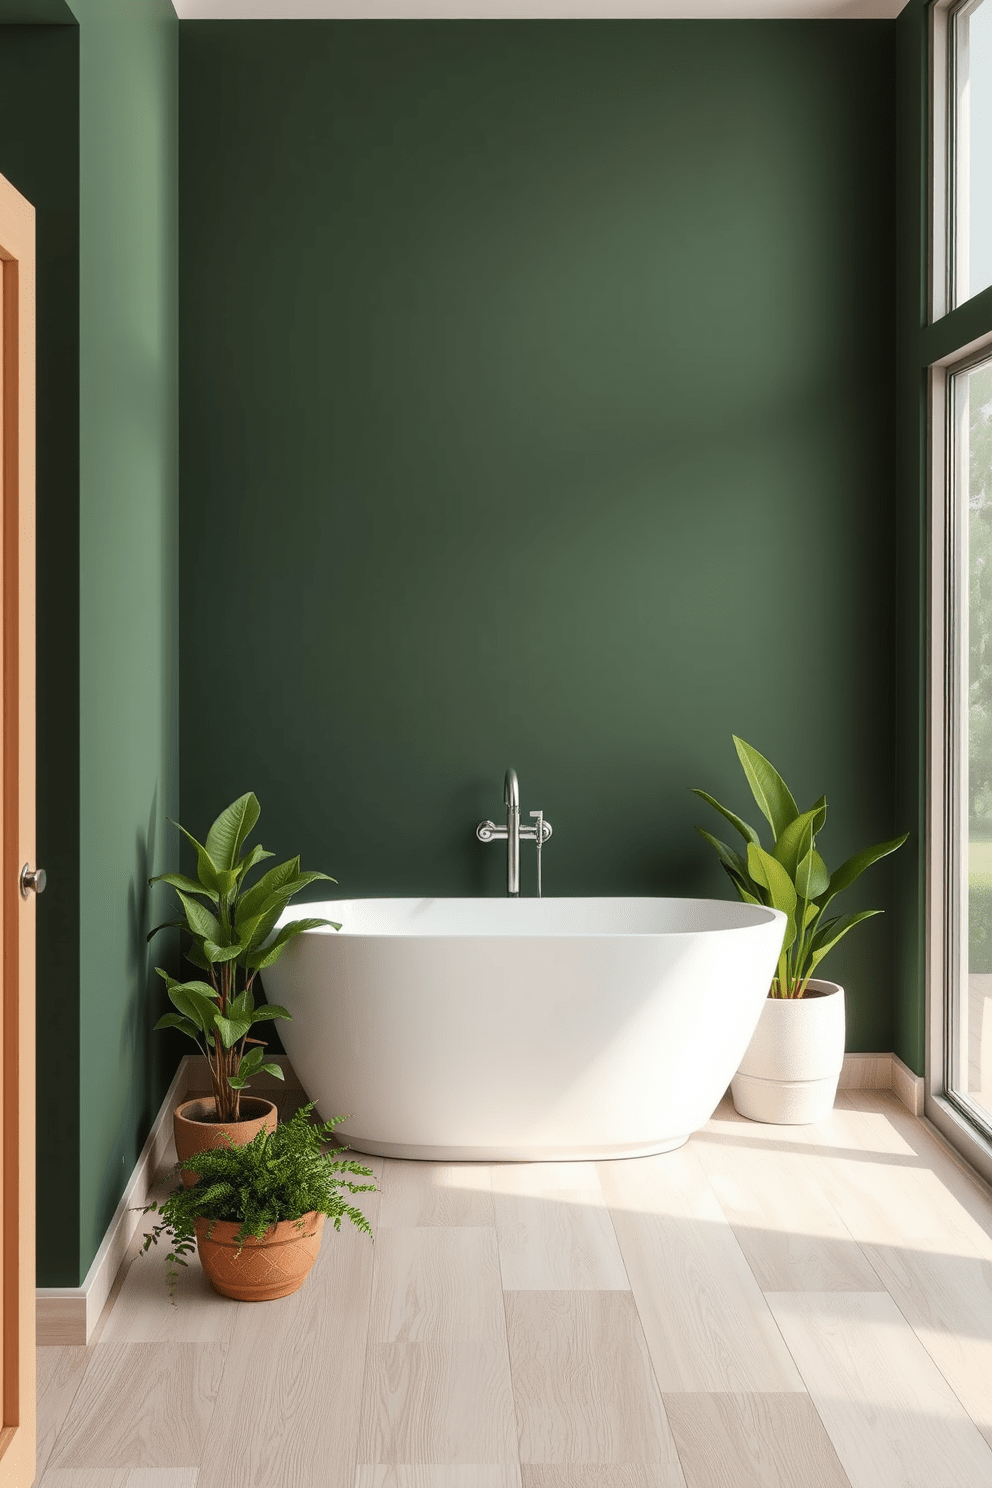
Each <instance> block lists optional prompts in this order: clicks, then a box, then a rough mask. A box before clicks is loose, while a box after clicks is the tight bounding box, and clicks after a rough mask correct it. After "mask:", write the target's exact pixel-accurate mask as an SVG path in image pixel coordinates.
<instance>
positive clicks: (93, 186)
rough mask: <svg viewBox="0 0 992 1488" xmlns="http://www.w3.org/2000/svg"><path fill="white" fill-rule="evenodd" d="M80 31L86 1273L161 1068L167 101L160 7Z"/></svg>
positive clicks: (169, 216) (171, 564)
mask: <svg viewBox="0 0 992 1488" xmlns="http://www.w3.org/2000/svg"><path fill="white" fill-rule="evenodd" d="M74 6H75V10H76V13H77V16H78V18H79V23H80V197H81V215H80V227H81V231H80V272H81V282H82V285H83V286H84V293H83V295H82V307H81V315H80V358H81V367H82V378H81V393H80V486H79V493H80V494H79V501H80V602H79V617H80V631H79V635H80V715H79V735H80V746H79V777H80V803H79V804H80V815H79V820H80V862H81V865H82V872H81V875H80V921H81V929H80V956H79V959H80V967H79V972H80V976H79V999H80V1120H81V1123H82V1127H83V1131H84V1133H85V1140H84V1141H83V1143H82V1150H81V1153H80V1209H79V1256H80V1260H79V1264H80V1272H81V1274H83V1273H85V1271H86V1269H87V1267H88V1266H89V1264H90V1261H91V1260H92V1259H93V1256H94V1255H95V1253H96V1250H97V1247H98V1245H99V1243H100V1241H101V1240H102V1238H103V1235H104V1231H105V1229H106V1227H107V1224H108V1222H109V1220H110V1218H111V1216H112V1214H113V1211H114V1208H115V1206H116V1204H117V1201H118V1199H119V1198H120V1195H121V1192H122V1191H123V1188H124V1184H125V1182H126V1180H127V1179H128V1178H129V1177H130V1174H131V1170H132V1168H133V1166H134V1163H135V1160H136V1158H137V1156H138V1153H139V1152H140V1150H141V1146H142V1143H143V1141H144V1139H145V1136H146V1135H147V1132H148V1129H149V1126H150V1124H151V1121H152V1118H153V1116H154V1115H155V1113H156V1111H157V1109H158V1106H159V1104H160V1102H161V1098H162V1095H163V1094H164V1091H165V1088H166V1085H167V1084H168V1081H169V1079H170V1078H171V1076H172V1074H173V1071H174V1063H166V1059H165V1050H164V1047H163V1045H162V1042H161V1036H160V1035H154V1034H153V1033H152V1026H153V1024H154V1021H155V1018H156V1016H157V1013H156V1011H155V1000H154V998H153V985H155V986H157V979H156V978H155V975H154V971H153V969H152V966H151V959H152V958H151V953H150V952H149V949H148V947H147V946H146V943H145V936H146V933H147V931H148V929H149V928H150V925H152V924H155V923H156V919H155V918H154V917H153V916H157V918H158V919H163V918H165V917H166V915H165V913H164V902H163V900H162V898H160V897H159V896H158V895H157V894H156V896H155V898H156V901H157V902H156V903H155V904H150V902H149V899H150V896H149V891H148V888H147V879H148V876H149V874H150V873H153V872H155V871H164V869H165V868H166V867H167V866H168V865H169V863H170V861H172V860H173V859H174V858H175V857H176V856H177V853H176V847H175V844H174V842H172V841H170V840H169V838H168V833H167V823H166V817H167V816H175V814H176V812H177V809H178V728H179V719H178V680H177V659H178V631H177V597H178V577H177V575H178V547H177V536H178V498H177V428H178V413H177V397H178V394H177V380H176V379H177V333H178V305H177V276H178V236H177V235H178V216H177V171H178V155H177V142H178V133H177V102H178V83H177V65H178V52H177V48H178V22H177V20H176V17H175V12H174V11H173V9H172V6H171V5H170V3H169V0H141V3H140V4H137V5H136V4H135V3H134V0H74Z"/></svg>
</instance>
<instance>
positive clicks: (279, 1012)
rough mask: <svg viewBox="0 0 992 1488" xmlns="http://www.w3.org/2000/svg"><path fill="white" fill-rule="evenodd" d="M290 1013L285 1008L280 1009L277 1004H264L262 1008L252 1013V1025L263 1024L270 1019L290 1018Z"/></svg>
mask: <svg viewBox="0 0 992 1488" xmlns="http://www.w3.org/2000/svg"><path fill="white" fill-rule="evenodd" d="M292 1016H293V1015H292V1013H291V1012H288V1011H287V1009H286V1008H284V1007H280V1006H279V1004H278V1003H277V1002H266V1003H264V1004H263V1006H262V1007H260V1008H256V1009H255V1011H254V1012H253V1013H252V1016H251V1021H252V1022H253V1023H265V1022H267V1021H268V1020H270V1019H271V1018H292Z"/></svg>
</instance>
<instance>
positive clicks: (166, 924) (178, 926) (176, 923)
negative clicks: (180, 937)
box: [145, 920, 186, 942]
mask: <svg viewBox="0 0 992 1488" xmlns="http://www.w3.org/2000/svg"><path fill="white" fill-rule="evenodd" d="M185 929H186V921H185V920H165V921H163V923H162V924H161V925H156V926H155V929H154V930H149V932H148V934H147V935H146V936H145V941H146V942H147V941H149V940H151V938H152V936H154V935H157V934H158V932H159V931H160V930H185Z"/></svg>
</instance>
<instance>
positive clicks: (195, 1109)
mask: <svg viewBox="0 0 992 1488" xmlns="http://www.w3.org/2000/svg"><path fill="white" fill-rule="evenodd" d="M259 815H260V808H259V804H258V801H257V800H256V798H255V796H254V794H253V793H252V792H250V791H249V792H248V793H247V794H246V795H243V796H239V797H238V799H237V800H236V801H233V802H232V803H231V805H230V806H228V807H226V809H225V810H224V811H222V812H221V814H220V816H218V818H217V820H216V821H215V822H214V824H213V826H212V827H211V828H210V830H209V832H208V833H207V838H206V842H204V843H200V842H198V841H197V840H196V838H195V837H194V836H192V834H191V833H190V832H187V830H186V828H185V827H182V826H180V827H179V830H180V832H182V834H183V836H184V837H185V838H186V839H187V841H189V842H190V843H192V845H193V847H194V848H195V850H196V878H195V879H194V878H187V877H185V875H183V874H181V873H160V874H158V876H157V877H155V878H151V879H149V883H150V884H156V883H165V884H168V885H169V886H170V887H171V888H173V889H175V891H176V894H177V896H178V898H179V903H180V907H181V910H182V918H181V919H178V920H170V921H168V922H167V924H166V925H158V926H156V928H155V930H152V931H151V933H150V934H149V936H148V939H149V940H151V938H152V936H153V935H155V934H157V933H158V931H159V930H164V929H167V928H173V929H174V928H178V929H180V930H183V931H185V933H186V934H187V935H188V936H189V940H190V944H189V946H188V948H187V950H186V959H187V960H188V961H190V962H192V964H193V965H194V966H195V967H197V968H198V969H199V970H200V972H201V973H203V975H201V976H200V977H198V978H195V979H194V980H191V981H178V980H177V979H176V978H175V977H172V976H170V975H169V973H168V972H167V971H166V970H164V968H163V967H161V966H158V967H156V971H157V972H158V974H159V976H160V977H162V978H163V980H164V982H165V985H166V990H167V991H168V994H169V1000H170V1001H171V1003H172V1005H173V1007H174V1008H175V1012H172V1013H166V1014H165V1016H164V1017H162V1018H160V1019H159V1021H158V1022H157V1023H156V1025H155V1026H156V1028H178V1029H180V1031H181V1032H183V1033H185V1034H187V1035H188V1037H189V1038H191V1039H192V1040H193V1042H194V1043H195V1044H196V1046H197V1048H198V1049H199V1050H200V1052H201V1054H203V1055H205V1057H206V1061H207V1066H208V1068H209V1071H210V1081H211V1084H212V1086H213V1095H212V1096H211V1097H208V1098H207V1099H205V1100H192V1101H185V1102H184V1103H183V1104H181V1105H180V1106H179V1107H178V1108H177V1110H176V1114H175V1118H174V1120H175V1133H176V1152H177V1154H178V1156H179V1158H180V1160H182V1159H184V1158H187V1157H190V1156H192V1155H193V1154H195V1153H198V1152H203V1151H204V1150H206V1149H208V1148H211V1147H216V1146H218V1145H220V1144H221V1143H222V1142H223V1141H224V1139H225V1137H230V1138H231V1140H233V1141H234V1142H235V1143H245V1142H249V1141H251V1139H252V1138H253V1137H254V1136H255V1134H256V1133H257V1132H258V1131H259V1130H260V1129H261V1128H262V1127H263V1126H264V1127H266V1128H268V1129H269V1130H272V1129H274V1127H275V1125H276V1108H275V1106H274V1105H273V1103H272V1102H271V1101H266V1100H262V1099H261V1098H260V1097H257V1096H244V1095H243V1094H242V1092H243V1091H244V1089H245V1087H246V1086H247V1084H248V1082H249V1080H250V1079H251V1077H252V1076H253V1075H257V1074H259V1072H260V1071H263V1070H264V1071H265V1072H266V1073H267V1074H270V1075H275V1076H276V1077H277V1078H278V1079H280V1080H281V1079H282V1078H283V1074H282V1070H281V1069H280V1068H279V1066H278V1065H277V1064H272V1063H269V1062H266V1059H265V1053H264V1049H265V1045H264V1042H263V1041H262V1040H261V1039H259V1038H257V1037H256V1036H255V1030H256V1029H257V1028H258V1025H259V1024H261V1023H264V1022H267V1021H270V1020H271V1019H273V1018H288V1017H289V1016H290V1015H289V1013H288V1012H287V1011H286V1009H285V1008H283V1007H279V1006H278V1005H275V1004H272V1003H268V1004H263V1005H262V1006H258V1005H257V1003H256V1001H255V992H254V983H255V978H256V976H257V975H258V973H259V972H260V971H261V970H262V969H263V968H264V967H266V966H271V965H272V964H273V962H275V961H277V960H278V958H279V957H280V956H281V955H282V952H283V951H284V950H285V948H286V946H287V945H288V944H289V942H290V941H291V940H292V939H293V937H294V936H296V935H300V934H302V932H303V931H304V930H310V929H314V928H315V927H316V926H318V925H333V927H334V929H335V930H338V929H340V926H339V925H337V924H335V923H334V921H333V920H321V919H299V920H292V921H290V923H289V924H287V925H284V926H282V928H281V929H280V930H279V931H278V933H277V934H276V935H275V937H274V938H271V937H272V936H273V931H274V930H275V929H276V922H277V921H278V919H279V916H280V915H281V914H282V912H283V910H284V909H285V908H286V905H287V904H288V903H289V901H290V900H291V899H292V898H293V897H294V896H295V895H296V894H298V893H299V892H300V890H301V889H305V888H306V887H307V886H308V885H309V884H312V883H316V882H318V881H319V880H321V879H323V880H328V881H329V882H331V883H333V882H334V880H333V879H329V878H328V875H327V874H326V873H304V872H302V871H301V869H300V860H299V858H298V857H297V858H290V859H289V860H288V861H287V862H285V863H280V864H279V865H278V866H277V867H275V868H270V869H268V871H267V872H266V873H263V874H262V876H261V877H260V878H257V879H256V880H255V882H254V883H253V884H251V885H250V886H249V883H248V879H249V875H251V873H252V872H253V870H254V869H256V868H257V867H258V865H259V863H261V862H263V861H264V859H266V858H271V857H272V853H270V852H266V851H265V849H264V848H263V847H261V846H259V845H257V844H256V846H255V847H253V848H251V849H250V850H248V849H246V847H245V843H246V840H247V838H248V837H249V835H250V834H251V832H252V830H253V829H254V827H255V824H256V822H257V821H258V818H259ZM174 825H176V826H179V823H178V822H176V823H175V824H174ZM184 1179H185V1180H186V1181H187V1182H188V1183H190V1184H192V1183H193V1182H195V1176H194V1175H192V1174H190V1172H189V1170H185V1172H184Z"/></svg>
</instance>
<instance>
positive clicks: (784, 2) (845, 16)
mask: <svg viewBox="0 0 992 1488" xmlns="http://www.w3.org/2000/svg"><path fill="white" fill-rule="evenodd" d="M172 3H173V5H174V6H175V10H176V14H177V15H178V16H179V18H180V20H184V21H330V20H341V21H353V20H372V21H374V20H381V21H394V20H406V21H421V20H507V21H509V20H532V21H536V20H617V21H621V20H669V21H674V20H838V21H851V20H882V21H887V20H892V19H894V18H895V17H896V16H897V15H898V14H899V12H900V11H901V10H902V9H903V8H904V7H905V6H906V4H907V3H908V0H172Z"/></svg>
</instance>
